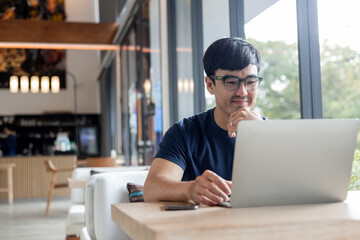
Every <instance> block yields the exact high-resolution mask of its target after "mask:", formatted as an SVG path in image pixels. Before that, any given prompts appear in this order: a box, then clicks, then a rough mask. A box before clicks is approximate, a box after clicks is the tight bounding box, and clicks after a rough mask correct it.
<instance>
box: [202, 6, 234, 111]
mask: <svg viewBox="0 0 360 240" xmlns="http://www.w3.org/2000/svg"><path fill="white" fill-rule="evenodd" d="M202 13H203V33H204V42H203V44H204V51H206V49H207V48H208V47H209V46H210V44H211V43H213V42H214V41H215V40H217V39H219V38H222V37H229V36H230V22H229V19H230V17H229V0H206V1H202ZM204 77H205V72H204ZM204 91H205V100H206V110H208V109H210V108H213V107H215V97H214V96H213V95H211V94H209V92H208V91H207V90H206V86H205V80H204Z"/></svg>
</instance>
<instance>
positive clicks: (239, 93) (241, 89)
mask: <svg viewBox="0 0 360 240" xmlns="http://www.w3.org/2000/svg"><path fill="white" fill-rule="evenodd" d="M247 94H248V92H247V91H246V88H245V83H244V82H240V86H239V88H238V90H236V95H237V96H240V97H245V96H247Z"/></svg>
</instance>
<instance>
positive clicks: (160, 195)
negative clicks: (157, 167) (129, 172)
mask: <svg viewBox="0 0 360 240" xmlns="http://www.w3.org/2000/svg"><path fill="white" fill-rule="evenodd" d="M191 184H192V181H190V182H181V181H180V182H179V181H174V180H171V179H169V178H167V177H159V176H157V177H152V178H151V179H147V180H146V182H145V185H144V200H145V201H146V202H152V201H189V200H191V199H190V194H189V189H190V185H191Z"/></svg>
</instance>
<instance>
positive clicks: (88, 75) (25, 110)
mask: <svg viewBox="0 0 360 240" xmlns="http://www.w3.org/2000/svg"><path fill="white" fill-rule="evenodd" d="M65 10H66V13H67V21H68V22H99V7H98V0H76V1H71V0H66V1H65ZM99 66H100V60H99V53H98V51H85V50H67V55H66V69H67V70H68V71H69V72H71V73H73V74H74V75H75V77H76V81H77V109H78V111H77V112H78V113H100V93H99V82H98V81H97V80H96V77H97V72H98V68H99ZM66 84H67V87H66V89H61V91H60V93H58V94H52V93H48V94H42V93H37V94H34V93H20V92H19V93H15V94H14V93H10V91H9V90H8V89H0V115H15V114H42V113H44V112H74V80H73V78H72V77H71V76H70V75H69V74H68V75H67V83H66Z"/></svg>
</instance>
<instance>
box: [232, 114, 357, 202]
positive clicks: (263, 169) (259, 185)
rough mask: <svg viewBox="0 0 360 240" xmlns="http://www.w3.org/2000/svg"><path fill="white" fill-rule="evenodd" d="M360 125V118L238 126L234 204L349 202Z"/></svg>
mask: <svg viewBox="0 0 360 240" xmlns="http://www.w3.org/2000/svg"><path fill="white" fill-rule="evenodd" d="M358 127H359V120H358V119H308V120H269V121H242V122H240V123H239V124H238V132H237V139H236V144H235V153H234V165H233V173H232V181H233V185H232V194H231V206H232V207H254V206H270V205H288V204H309V203H325V202H337V201H343V200H345V198H346V195H347V191H348V186H349V181H350V175H351V168H352V162H353V157H354V150H355V145H356V140H357V133H358Z"/></svg>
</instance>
